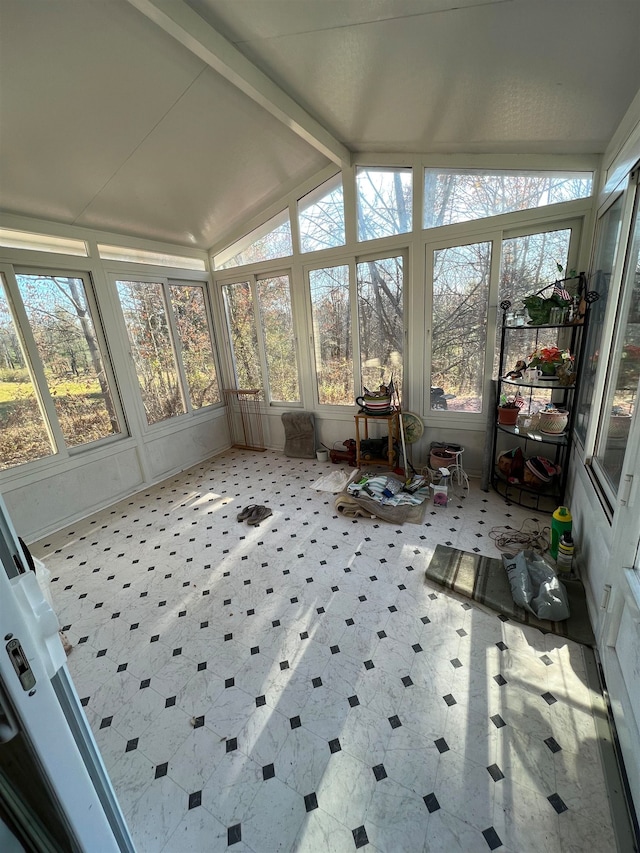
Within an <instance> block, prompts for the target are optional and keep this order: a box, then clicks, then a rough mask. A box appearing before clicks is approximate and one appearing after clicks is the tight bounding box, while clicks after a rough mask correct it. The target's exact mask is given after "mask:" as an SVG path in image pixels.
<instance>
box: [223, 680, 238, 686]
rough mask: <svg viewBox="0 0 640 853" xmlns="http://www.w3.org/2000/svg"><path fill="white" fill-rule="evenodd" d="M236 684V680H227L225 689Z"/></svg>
mask: <svg viewBox="0 0 640 853" xmlns="http://www.w3.org/2000/svg"><path fill="white" fill-rule="evenodd" d="M235 683H236V680H235V678H225V680H224V686H225V687H233V686H234V684H235Z"/></svg>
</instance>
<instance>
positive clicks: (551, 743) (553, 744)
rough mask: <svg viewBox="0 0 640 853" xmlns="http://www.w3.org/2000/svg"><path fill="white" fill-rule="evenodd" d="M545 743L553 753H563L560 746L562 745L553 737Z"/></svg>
mask: <svg viewBox="0 0 640 853" xmlns="http://www.w3.org/2000/svg"><path fill="white" fill-rule="evenodd" d="M545 743H546V745H547V746H548V747H549V749H550V750H551V752H560V751H561V749H562V747H561V746H560V744H559V743H558V741H557V740H556V739H555V738H553V737H548V738H547V739H546V740H545Z"/></svg>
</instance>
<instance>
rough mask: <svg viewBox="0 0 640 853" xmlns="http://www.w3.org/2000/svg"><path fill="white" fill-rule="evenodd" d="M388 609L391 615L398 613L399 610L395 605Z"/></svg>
mask: <svg viewBox="0 0 640 853" xmlns="http://www.w3.org/2000/svg"><path fill="white" fill-rule="evenodd" d="M387 609H388V610H389V613H396V612H397V610H398V608H397V607H396V606H395V604H392V605H391V606H390V607H389V608H387Z"/></svg>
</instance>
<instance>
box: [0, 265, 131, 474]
mask: <svg viewBox="0 0 640 853" xmlns="http://www.w3.org/2000/svg"><path fill="white" fill-rule="evenodd" d="M1 282H2V287H0V423H1V425H2V430H1V437H0V467H2V468H9V467H12V466H15V465H20V464H23V463H25V462H31V461H33V460H35V459H40V458H42V457H44V456H49V455H51V454H54V453H56V452H58V451H59V450H60V449H61V448H63V447H66V448H75V447H78V446H80V445H85V444H88V443H90V442H94V441H98V440H100V439H103V438H107V437H108V436H111V435H115V434H117V433H119V432H120V431H121V426H120V414H119V410H118V409H117V408H116V404H115V401H114V398H113V396H112V393H111V389H110V376H109V374H108V372H107V365H106V364H105V361H104V357H103V346H102V337H101V334H99V332H98V329H97V326H96V324H95V322H94V311H93V308H92V304H91V303H90V298H91V287H90V282H89V279H88V276H82V275H78V274H77V273H74V274H73V275H68V274H67V275H60V274H43V273H30V272H24V273H20V272H17V273H16V274H15V277H14V275H13V271H11V273H9V274H6V275H4V276H3V277H2V279H1Z"/></svg>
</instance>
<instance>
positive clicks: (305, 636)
mask: <svg viewBox="0 0 640 853" xmlns="http://www.w3.org/2000/svg"><path fill="white" fill-rule="evenodd" d="M300 639H301V640H308V639H309V632H308V631H303V632H302V633H301V634H300Z"/></svg>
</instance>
